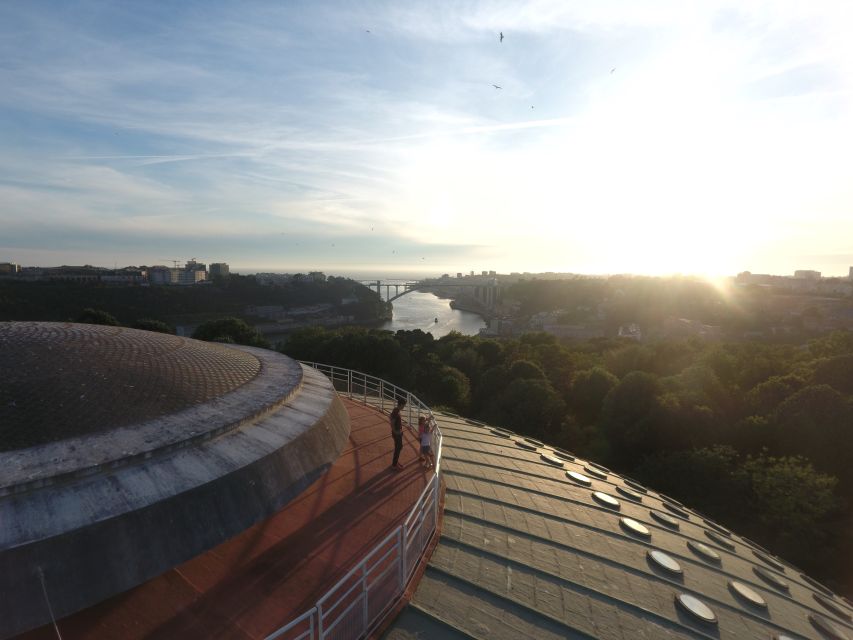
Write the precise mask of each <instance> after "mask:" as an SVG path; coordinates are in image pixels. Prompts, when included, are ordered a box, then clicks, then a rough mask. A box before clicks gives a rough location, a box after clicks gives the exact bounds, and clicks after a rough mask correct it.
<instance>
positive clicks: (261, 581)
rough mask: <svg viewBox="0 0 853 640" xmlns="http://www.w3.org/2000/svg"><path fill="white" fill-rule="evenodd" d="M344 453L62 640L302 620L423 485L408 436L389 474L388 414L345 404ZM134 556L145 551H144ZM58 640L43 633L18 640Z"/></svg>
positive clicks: (229, 634)
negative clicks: (240, 527) (252, 519)
mask: <svg viewBox="0 0 853 640" xmlns="http://www.w3.org/2000/svg"><path fill="white" fill-rule="evenodd" d="M341 399H342V401H343V402H344V405H345V406H346V408H347V411H348V412H349V415H350V420H351V426H352V432H351V434H350V441H349V446H348V448H346V449H345V450H344V451H343V452H342V453H341V456H340V458H338V460H337V461H336V462H335V463H334V465H333V466H332V467H331V469H330V470H329V472H328V473H326V474H325V475H324V476H323V477H321V478H319V479H318V480H317V481H316V482H315V483H314V484H312V485H311V486H310V487H309V488H308V489H306V490H305V491H304V492H303V493H302V494H300V495H299V497H298V498H296V499H295V500H293V501H292V502H290V503H289V504H288V505H287V506H285V507H284V508H283V509H282V510H281V511H279V512H278V513H276V514H275V515H274V516H272V517H271V518H269V519H267V520H265V521H263V522H260V523H258V524H256V525H255V526H253V527H251V528H249V529H247V530H246V531H244V532H243V533H241V534H239V535H238V536H235V537H234V538H232V539H231V540H229V541H228V542H225V543H223V544H221V545H219V546H218V547H214V548H213V549H211V550H210V551H208V552H206V553H204V554H201V555H199V556H197V557H195V558H193V559H192V560H190V561H188V562H185V563H184V564H182V565H179V566H177V567H175V568H174V569H172V570H171V571H168V572H167V573H165V574H163V575H161V576H159V577H157V578H154V579H153V580H150V581H148V582H146V583H145V584H142V585H140V586H138V587H136V588H134V589H131V590H130V591H128V592H126V593H122V594H119V595H117V596H114V597H112V598H110V599H108V600H106V601H104V602H102V603H100V604H98V605H96V606H94V607H90V608H88V609H86V610H84V611H82V612H79V613H77V614H74V615H71V616H68V617H66V618H64V619H62V620H59V621H58V626H59V631H60V633H61V634H62V636H63V637H65V638H81V639H94V638H97V639H99V640H101V639H112V638H115V639H116V640H118V639H121V640H127V639H133V638H182V639H187V638H264V637H265V636H266V635H268V634H270V633H272V632H273V631H275V630H276V629H278V628H279V627H281V626H282V625H283V624H285V623H287V622H288V621H290V620H292V619H293V618H295V617H297V616H299V615H300V614H302V613H303V612H304V611H306V610H307V609H310V608H311V607H312V606H313V605H314V603H315V602H316V601H317V600H318V599H319V598H320V597H321V596H322V595H323V594H324V593H325V592H326V591H327V590H328V589H329V588H330V587H332V586H333V585H334V584H335V583H336V582H337V581H338V580H339V579H340V578H341V577H343V576H344V575H345V574H346V572H347V571H348V570H349V569H350V568H352V566H353V565H354V564H355V563H356V562H358V560H359V559H360V558H361V557H362V556H364V554H365V553H367V552H368V551H369V550H370V549H371V548H372V547H373V546H374V545H375V544H376V543H378V542H379V541H380V540H382V539H383V538H384V537H385V536H386V535H387V534H388V533H389V532H390V531H392V530H393V529H394V528H395V527H397V526H398V525H400V523H401V522H402V520H403V519H404V518H405V517H406V515H407V514H408V512H409V510H410V509H411V508H412V505H413V504H414V503H415V502H416V501H417V499H418V497H419V495H420V494H421V492H422V491H423V489H424V487H425V486H426V483H427V482H428V480H429V479H430V478H429V475H428V473H426V472H425V471H424V470H423V469H422V467H421V465H420V464H419V462H418V460H417V458H418V448H417V442H416V438H415V436H414V435H413V434H412V433H411V432H410V431H409V430H404V448H403V453H402V456H401V459H400V461H401V463H402V464H403V465H404V467H405V468H404V469H402V470H400V471H394V470H392V469H391V468H390V465H391V454H392V450H393V443H392V440H391V437H390V428H389V426H388V418H387V416H385V415H383V414H382V413H380V412H379V411H378V410H377V409H376V408H372V407H367V406H364V405H362V404H360V403H358V402H355V401H352V400H348V399H345V398H341ZM139 553H146V550H145V549H140V550H139ZM19 637H20V638H26V639H27V640H36V639H39V640H41V639H44V640H47V639H49V638H56V633H55V631H54V629H53V627H52V626H50V625H47V626H44V627H41V628H39V629H36V630H34V631H31V632H29V633H27V634H24V635H22V636H19Z"/></svg>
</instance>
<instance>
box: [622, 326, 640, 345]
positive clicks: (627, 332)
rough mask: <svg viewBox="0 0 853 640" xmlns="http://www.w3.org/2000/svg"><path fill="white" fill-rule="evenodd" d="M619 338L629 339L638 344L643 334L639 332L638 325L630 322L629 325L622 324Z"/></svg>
mask: <svg viewBox="0 0 853 640" xmlns="http://www.w3.org/2000/svg"><path fill="white" fill-rule="evenodd" d="M618 335H619V337H620V338H630V339H631V340H636V341H637V342H640V341H641V340H642V339H643V332H642V331H640V325H638V324H637V323H636V322H631V323H630V324H623V325H621V326H620V327H619V333H618Z"/></svg>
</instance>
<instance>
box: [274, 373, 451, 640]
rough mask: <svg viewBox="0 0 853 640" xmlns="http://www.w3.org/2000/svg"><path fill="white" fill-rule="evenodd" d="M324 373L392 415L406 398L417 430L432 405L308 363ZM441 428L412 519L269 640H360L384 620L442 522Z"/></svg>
mask: <svg viewBox="0 0 853 640" xmlns="http://www.w3.org/2000/svg"><path fill="white" fill-rule="evenodd" d="M302 364H304V365H305V366H308V367H312V368H314V369H317V370H318V371H320V372H321V373H324V374H325V375H326V376H327V377H328V378H329V379H330V380H331V381H332V385H333V386H334V387H335V390H336V391H337V392H338V393H339V394H340V395H346V396H347V397H349V398H350V399H352V400H360V401H361V402H362V403H363V404H366V405H372V406H376V407H377V408H378V409H379V410H380V411H382V412H383V413H384V412H386V407H387V409H388V412H389V413H390V410H391V409H392V408H393V407H394V405H395V404H396V403H397V400H399V399H400V398H405V400H406V407H408V409H407V410H406V416H405V418H406V419H405V420H404V426H406V427H408V428H409V429H412V430H414V431H416V430H417V422H418V418H419V417H420V416H428V417H429V418H430V419H431V418H432V412H431V411H430V409H429V407H428V406H426V405H425V404H424V403H423V402H421V401H420V400H419V399H418V398H417V397H416V396H414V395H413V394H411V393H409V392H408V391H406V390H405V389H401V388H400V387H398V386H396V385H393V384H391V383H390V382H387V381H386V380H382V379H381V378H376V377H374V376H369V375H367V374H364V373H360V372H358V371H353V370H352V369H343V368H341V367H333V366H330V365H324V364H318V363H316V362H302ZM441 440H442V437H441V430H440V429H438V427H437V426H436V427H435V428H434V429H433V432H432V450H433V451H434V452H435V466H434V468H433V470H432V476H431V478H430V479H429V481H428V482H427V485H426V487H424V490H423V491H422V492H421V495H420V496H419V497H418V500H417V501H416V502H415V504H414V505H413V506H412V509H411V511H409V514H408V516H407V517H406V519H405V520H404V521H403V522H402V523H401V524H400V525H399V526H398V527H397V528H396V529H394V530H393V531H391V533H389V534H388V535H387V536H386V537H385V538H384V539H383V540H382V542H380V543H379V544H377V545H376V546H375V547H373V549H371V550H370V551H369V552H368V553H367V554H366V555H365V556H364V557H363V558H361V559H359V560H358V562H357V564H356V565H355V566H354V567H353V568H352V569H351V570H350V571H349V572H348V573H347V574H346V575H345V576H344V577H343V578H341V579H340V580H339V581H338V583H337V584H336V585H335V586H333V587H332V588H331V589H329V590H328V591H327V592H326V593H325V594H324V595H323V596H321V597H320V599H319V600H317V604H316V605H315V606H314V607H312V608H311V609H309V610H308V611H306V612H305V613H303V614H302V615H300V616H299V617H298V618H295V619H294V620H292V621H290V622H289V623H288V624H286V625H285V626H283V627H281V628H280V629H278V630H276V631H275V632H274V633H272V634H270V635H269V636H267V638H266V640H276V639H281V640H326V639H332V640H357V639H359V638H363V637H365V636H366V635H367V634H368V633H369V632H370V631H372V630H373V629H375V627H376V626H377V625H378V624H379V623H380V622H381V621H382V619H383V617H384V616H385V615H386V614H387V613H388V612H389V611H390V610H391V609H392V608H393V607H394V605H395V604H396V603H397V601H398V600H399V598H400V596H402V595H403V591H404V590H405V588H406V585H407V584H408V583H409V580H410V579H411V577H412V575H413V574H414V572H415V569H417V566H418V562H419V561H420V559H421V557H422V556H423V554H424V551H425V550H426V547H427V544H429V541H430V539H431V538H432V536H433V533H435V528H436V525H437V523H438V502H439V475H438V474H439V468H440V464H441Z"/></svg>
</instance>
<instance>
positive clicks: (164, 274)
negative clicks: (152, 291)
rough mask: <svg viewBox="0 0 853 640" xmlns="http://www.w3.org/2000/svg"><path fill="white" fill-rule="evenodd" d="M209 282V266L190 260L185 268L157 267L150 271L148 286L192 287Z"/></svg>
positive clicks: (151, 268) (150, 268)
mask: <svg viewBox="0 0 853 640" xmlns="http://www.w3.org/2000/svg"><path fill="white" fill-rule="evenodd" d="M205 280H207V266H206V265H203V264H201V263H200V262H196V261H195V260H190V261H189V262H187V264H186V266H185V267H184V268H180V267H165V266H163V265H155V266H153V267H149V269H148V284H154V285H163V284H172V285H190V284H198V283H199V282H204V281H205Z"/></svg>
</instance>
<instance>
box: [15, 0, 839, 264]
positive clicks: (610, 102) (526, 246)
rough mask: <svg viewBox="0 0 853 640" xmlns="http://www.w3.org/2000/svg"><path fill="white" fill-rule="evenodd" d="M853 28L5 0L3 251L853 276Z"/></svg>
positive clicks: (722, 17)
mask: <svg viewBox="0 0 853 640" xmlns="http://www.w3.org/2000/svg"><path fill="white" fill-rule="evenodd" d="M501 33H503V36H504V38H503V41H501V40H500V34H501ZM850 33H853V3H851V2H849V0H840V1H829V0H827V1H822V0H810V1H801V2H793V1H782V0H778V1H774V2H769V1H758V0H756V1H750V0H738V1H713V0H703V1H701V2H691V1H690V0H671V1H669V0H644V1H643V2H637V1H636V0H611V1H605V0H601V1H596V2H588V1H585V0H583V1H573V0H554V1H551V0H537V1H532V2H500V1H490V2H477V1H476V0H471V1H467V2H442V1H436V2H428V3H427V2H414V1H411V2H410V1H406V0H390V1H387V2H339V3H338V2H264V3H261V2H249V1H244V2H215V1H212V0H210V1H204V2H193V1H183V2H116V1H110V2H107V1H105V2H100V1H87V0H78V1H76V2H65V1H57V2H52V1H49V0H36V1H32V0H5V1H4V2H2V3H0V262H2V261H11V262H17V263H20V264H23V265H26V266H35V265H40V266H52V265H60V264H94V265H99V266H113V265H114V264H117V265H119V266H121V265H129V264H132V265H139V264H149V265H150V264H171V261H172V260H179V261H181V262H182V261H184V260H187V259H189V258H197V259H198V260H199V261H202V262H227V263H229V264H230V265H231V267H232V270H237V271H243V272H252V271H308V270H322V271H325V272H327V273H332V274H347V273H363V274H366V273H371V274H373V273H381V274H385V275H387V276H389V277H390V276H394V275H398V274H403V273H405V274H410V273H424V274H425V275H427V274H436V275H437V274H440V273H443V272H449V273H456V272H458V271H463V272H468V271H469V270H471V269H473V270H476V271H477V272H479V271H480V270H483V269H494V270H497V271H499V272H510V271H571V272H576V273H590V274H592V273H597V274H601V273H640V274H653V275H662V274H670V273H682V274H696V275H733V274H735V273H737V272H739V271H743V270H750V271H752V272H754V273H777V274H790V273H793V271H794V270H795V269H817V270H819V271H822V272H823V273H824V275H847V273H848V269H849V267H850V266H851V265H853V38H850V37H849V34H850ZM493 85H497V86H498V87H500V88H496V87H495V86H493Z"/></svg>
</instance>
